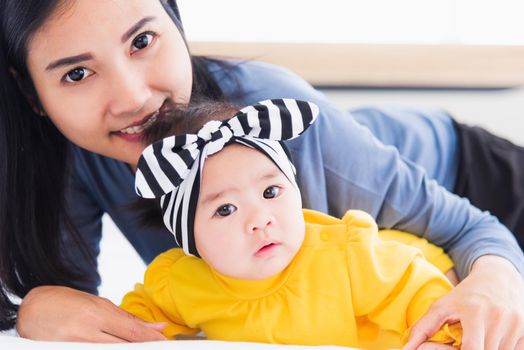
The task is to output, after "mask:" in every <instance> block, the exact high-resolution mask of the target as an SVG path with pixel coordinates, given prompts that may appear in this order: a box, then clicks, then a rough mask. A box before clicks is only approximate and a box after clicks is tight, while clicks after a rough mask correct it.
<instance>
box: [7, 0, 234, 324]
mask: <svg viewBox="0 0 524 350" xmlns="http://www.w3.org/2000/svg"><path fill="white" fill-rule="evenodd" d="M160 1H161V2H162V3H163V5H164V7H165V8H166V11H167V12H168V13H169V14H170V16H171V17H172V18H173V20H174V22H175V24H176V25H177V27H178V28H179V29H180V30H181V32H182V25H181V22H180V18H179V14H178V8H177V6H176V1H175V0H160ZM68 3H69V0H46V1H42V0H0V284H1V285H0V329H1V330H5V329H9V328H12V327H13V326H14V324H15V320H16V313H17V310H18V303H17V302H16V300H14V299H13V296H17V297H20V298H23V297H24V296H25V295H26V294H27V293H28V292H29V291H30V290H31V289H33V288H34V287H37V286H41V285H62V286H70V287H74V288H75V287H76V288H79V289H81V286H82V283H81V282H82V276H81V274H80V273H79V270H77V269H76V268H75V266H72V265H71V264H70V262H69V263H66V262H65V261H64V259H63V257H64V251H65V250H67V249H70V247H66V246H64V244H63V242H64V240H66V241H68V242H70V243H69V244H71V242H76V244H78V245H79V248H80V251H82V252H84V255H85V259H89V260H91V261H92V263H93V268H96V261H95V259H96V257H93V256H89V253H88V250H87V249H85V247H83V246H84V243H83V241H82V240H81V239H80V235H79V234H78V233H77V232H76V231H75V229H74V227H73V226H72V224H71V221H70V220H69V219H68V216H67V211H66V204H65V193H66V186H67V181H68V175H69V174H70V170H71V169H70V167H71V159H70V152H69V150H70V145H69V142H68V141H67V139H66V138H65V137H64V136H63V135H62V134H61V133H60V132H59V131H58V130H57V128H56V127H55V126H54V125H53V123H51V121H50V120H49V119H48V118H47V117H44V116H41V115H40V114H39V113H38V111H39V108H40V105H39V102H38V97H37V95H36V91H35V89H34V86H33V84H32V82H31V79H30V76H29V72H28V70H27V65H26V60H27V44H28V41H29V40H30V39H31V35H32V34H33V33H34V32H35V31H36V30H37V29H38V28H39V27H40V26H41V25H42V24H43V23H44V21H45V20H46V19H47V18H48V17H49V15H50V14H51V13H52V12H53V11H55V10H56V9H57V6H62V5H67V4H68ZM209 60H210V59H208V58H205V57H192V65H193V74H194V79H193V81H194V85H193V91H194V92H195V91H197V92H198V93H199V94H203V95H206V96H208V97H210V98H217V99H223V98H224V96H223V94H222V92H221V90H220V88H219V86H218V85H217V84H216V82H215V81H214V80H213V78H212V77H211V75H210V73H209V72H208V70H207V69H206V67H207V65H208V61H209ZM15 76H16V77H17V78H16V79H15ZM29 101H31V102H29ZM65 234H67V235H69V237H67V238H64V235H65Z"/></svg>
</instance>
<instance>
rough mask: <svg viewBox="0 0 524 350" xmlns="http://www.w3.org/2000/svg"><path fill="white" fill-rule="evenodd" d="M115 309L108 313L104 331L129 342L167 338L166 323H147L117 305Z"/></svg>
mask: <svg viewBox="0 0 524 350" xmlns="http://www.w3.org/2000/svg"><path fill="white" fill-rule="evenodd" d="M114 307H115V310H113V311H112V312H110V313H109V314H108V315H106V319H105V320H106V322H104V326H103V327H104V328H103V329H102V331H103V332H104V333H107V334H110V335H113V336H115V337H118V338H120V339H123V340H125V341H128V342H146V341H159V340H166V337H165V336H164V335H163V334H162V330H163V328H165V325H162V324H159V323H147V322H144V321H143V320H141V319H139V318H138V317H136V316H133V315H131V314H130V313H127V312H125V311H123V310H121V309H119V308H118V307H116V305H115V306H114Z"/></svg>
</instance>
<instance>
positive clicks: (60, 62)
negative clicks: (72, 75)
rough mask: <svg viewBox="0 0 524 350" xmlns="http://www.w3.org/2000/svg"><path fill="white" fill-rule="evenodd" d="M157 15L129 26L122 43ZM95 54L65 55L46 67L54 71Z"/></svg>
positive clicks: (89, 58) (86, 59)
mask: <svg viewBox="0 0 524 350" xmlns="http://www.w3.org/2000/svg"><path fill="white" fill-rule="evenodd" d="M155 19H156V17H154V16H148V17H144V18H142V19H141V20H140V21H138V22H136V23H135V24H134V25H133V26H132V27H131V28H129V29H128V30H127V31H126V32H125V33H124V34H123V35H122V37H121V38H120V41H121V42H122V43H125V42H126V41H127V40H129V38H131V37H132V36H133V34H135V33H136V32H138V31H139V30H140V29H141V28H142V27H143V26H145V25H146V24H147V23H149V22H151V21H154V20H155ZM92 59H93V55H92V54H90V53H82V54H80V55H75V56H70V57H64V58H60V59H58V60H55V61H53V62H51V63H49V64H48V65H47V67H46V68H45V70H46V71H48V72H49V71H52V70H55V69H57V68H60V67H64V66H72V65H74V64H78V63H80V62H84V61H88V60H92Z"/></svg>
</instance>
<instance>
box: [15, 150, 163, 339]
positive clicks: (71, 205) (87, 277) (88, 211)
mask: <svg viewBox="0 0 524 350" xmlns="http://www.w3.org/2000/svg"><path fill="white" fill-rule="evenodd" d="M75 160H76V163H75V166H76V167H75V171H76V173H74V175H73V177H72V179H71V182H70V188H69V192H68V197H67V200H68V209H69V214H70V217H71V220H72V221H73V223H74V225H75V227H76V229H77V230H78V233H79V234H80V236H81V237H82V238H83V240H84V242H85V243H86V244H85V248H86V249H87V251H88V253H89V255H91V257H92V260H90V259H89V258H87V257H86V256H85V255H83V254H82V253H81V251H80V250H79V249H77V248H76V244H75V242H70V241H65V242H64V246H65V247H66V249H65V258H66V260H67V261H68V262H69V263H70V264H75V266H76V268H77V269H78V270H79V271H81V275H82V276H83V277H84V278H83V280H82V281H70V285H75V286H77V287H78V288H81V289H83V290H84V291H88V292H89V293H92V294H89V293H86V292H82V291H79V290H75V289H72V288H67V287H60V286H41V287H38V288H34V289H33V290H31V291H30V292H29V293H28V294H27V295H26V297H25V298H24V299H23V300H22V303H21V306H20V309H19V312H18V315H17V323H16V328H17V330H18V333H19V334H20V335H21V336H22V337H26V338H30V339H37V340H51V341H89V342H121V341H148V340H162V339H165V338H164V336H163V335H162V334H161V331H162V329H163V326H162V325H159V324H156V323H146V322H143V321H141V320H139V319H137V318H136V317H134V316H132V315H130V314H128V313H127V312H124V311H123V310H121V309H119V308H118V307H117V306H116V305H114V304H112V303H111V302H110V301H108V300H107V299H104V298H100V297H98V296H96V295H94V294H96V292H97V288H98V285H99V283H100V276H99V275H98V272H97V266H96V264H95V263H94V261H96V257H97V256H98V253H99V242H100V239H101V230H102V225H101V217H102V215H103V212H104V210H103V209H102V208H101V205H100V204H99V203H98V201H97V200H96V198H95V192H94V191H92V190H90V188H89V186H88V185H87V183H86V182H87V181H88V180H87V179H86V177H85V176H86V174H87V169H84V165H85V164H84V163H83V162H82V159H81V158H76V159H75ZM65 236H66V237H68V236H67V235H65Z"/></svg>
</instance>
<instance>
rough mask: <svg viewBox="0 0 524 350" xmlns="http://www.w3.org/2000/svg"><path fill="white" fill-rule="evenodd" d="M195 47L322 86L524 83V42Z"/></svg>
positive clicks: (222, 44) (214, 44) (194, 44)
mask: <svg viewBox="0 0 524 350" xmlns="http://www.w3.org/2000/svg"><path fill="white" fill-rule="evenodd" d="M189 46H190V48H191V51H192V53H194V54H205V55H211V56H217V57H234V58H244V59H253V60H261V61H267V62H272V63H276V64H280V65H283V66H286V67H288V68H290V69H292V70H293V71H295V72H296V73H298V74H299V75H301V76H302V77H304V78H305V79H307V80H308V81H309V82H311V83H312V84H314V85H317V86H335V87H336V86H341V87H347V86H350V87H428V88H504V87H514V86H520V85H524V46H468V45H367V44H324V43H243V42H227V43H226V42H191V43H189Z"/></svg>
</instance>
